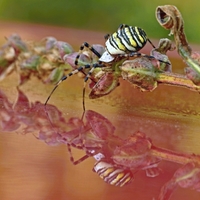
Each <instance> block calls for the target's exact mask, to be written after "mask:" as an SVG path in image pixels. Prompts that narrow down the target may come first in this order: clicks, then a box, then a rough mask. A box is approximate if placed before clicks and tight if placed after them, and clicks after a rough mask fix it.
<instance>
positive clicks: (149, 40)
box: [147, 38, 156, 49]
mask: <svg viewBox="0 0 200 200" xmlns="http://www.w3.org/2000/svg"><path fill="white" fill-rule="evenodd" d="M147 41H148V42H149V43H150V44H151V46H152V47H153V48H154V49H155V48H156V47H155V46H154V44H153V43H152V42H151V40H150V39H149V38H147Z"/></svg>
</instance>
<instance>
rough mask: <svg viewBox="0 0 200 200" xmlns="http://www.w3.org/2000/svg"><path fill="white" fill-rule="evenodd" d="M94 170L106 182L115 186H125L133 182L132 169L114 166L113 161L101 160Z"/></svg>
mask: <svg viewBox="0 0 200 200" xmlns="http://www.w3.org/2000/svg"><path fill="white" fill-rule="evenodd" d="M93 171H94V172H96V173H97V174H98V175H99V176H100V178H102V179H103V180H104V181H105V182H106V183H109V184H111V185H114V186H120V187H122V186H124V185H127V184H129V183H131V182H132V180H133V178H134V177H133V173H132V172H131V170H128V169H123V168H120V167H118V166H114V165H113V164H111V163H108V162H105V161H102V160H100V161H99V162H97V163H96V164H95V165H94V168H93Z"/></svg>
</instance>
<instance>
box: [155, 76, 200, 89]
mask: <svg viewBox="0 0 200 200" xmlns="http://www.w3.org/2000/svg"><path fill="white" fill-rule="evenodd" d="M157 82H158V83H160V84H161V83H162V84H167V85H174V86H179V87H184V88H188V89H190V90H193V91H198V92H200V86H197V85H195V84H194V83H193V82H192V81H191V80H190V79H188V78H187V77H185V76H184V75H180V74H175V73H169V72H165V73H160V74H159V75H158V76H157Z"/></svg>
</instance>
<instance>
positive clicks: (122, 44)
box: [106, 24, 149, 55]
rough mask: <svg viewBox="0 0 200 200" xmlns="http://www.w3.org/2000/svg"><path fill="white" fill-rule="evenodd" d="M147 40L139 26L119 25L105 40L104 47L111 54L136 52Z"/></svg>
mask: <svg viewBox="0 0 200 200" xmlns="http://www.w3.org/2000/svg"><path fill="white" fill-rule="evenodd" d="M147 41H149V39H148V38H147V35H146V33H145V31H144V30H143V29H141V28H139V27H132V26H128V25H124V24H123V25H121V26H120V27H119V28H118V30H117V31H116V32H114V33H113V34H112V35H110V37H109V38H108V39H107V41H106V49H107V51H108V52H109V53H110V54H111V55H117V54H127V53H130V52H137V51H139V50H140V49H142V48H143V47H144V46H145V44H146V43H147Z"/></svg>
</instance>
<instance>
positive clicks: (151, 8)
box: [0, 0, 200, 43]
mask: <svg viewBox="0 0 200 200" xmlns="http://www.w3.org/2000/svg"><path fill="white" fill-rule="evenodd" d="M165 4H172V5H175V6H177V7H178V8H179V10H180V11H181V13H182V15H183V18H184V21H185V28H186V29H185V31H186V34H187V37H188V40H189V42H193V43H194V42H195V43H200V40H199V35H200V26H199V19H200V12H199V7H200V1H199V0H190V1H183V0H162V1H160V0H152V1H145V0H143V1H138V0H123V1H121V0H101V1H98V0H54V1H50V0H17V1H16V0H0V20H9V21H21V22H32V23H40V24H51V25H57V26H65V27H73V28H80V29H87V30H96V31H105V33H110V32H113V31H115V30H116V29H117V28H118V26H119V24H121V23H126V24H128V25H133V26H140V27H142V28H143V29H145V31H146V32H147V34H148V35H149V37H151V38H161V37H166V34H168V33H169V32H167V31H166V30H164V29H163V28H161V27H160V26H159V24H158V23H157V21H156V19H155V9H156V7H157V6H158V5H165Z"/></svg>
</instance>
